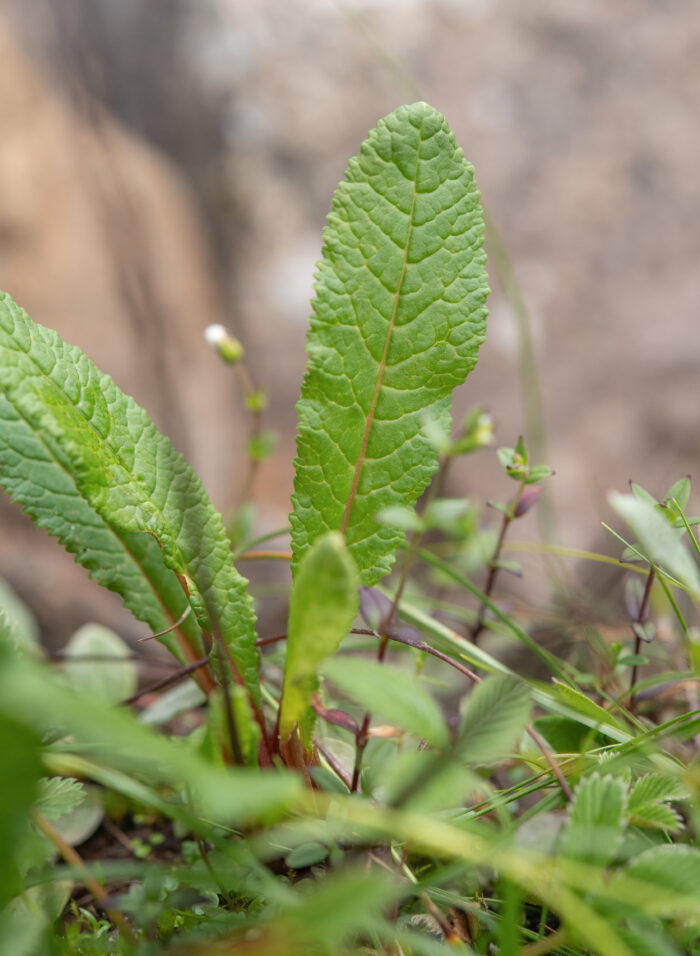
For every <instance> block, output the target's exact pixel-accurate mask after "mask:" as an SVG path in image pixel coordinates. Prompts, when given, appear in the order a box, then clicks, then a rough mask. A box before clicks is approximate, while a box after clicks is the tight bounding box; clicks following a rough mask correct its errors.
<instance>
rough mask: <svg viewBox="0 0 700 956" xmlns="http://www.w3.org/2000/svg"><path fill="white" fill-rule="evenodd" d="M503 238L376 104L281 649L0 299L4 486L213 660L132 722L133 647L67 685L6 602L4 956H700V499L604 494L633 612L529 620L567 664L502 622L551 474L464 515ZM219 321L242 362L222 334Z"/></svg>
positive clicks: (338, 280) (71, 380)
mask: <svg viewBox="0 0 700 956" xmlns="http://www.w3.org/2000/svg"><path fill="white" fill-rule="evenodd" d="M482 232H483V222H482V214H481V211H480V208H479V204H478V193H477V191H476V187H475V185H474V181H473V173H472V170H471V167H470V166H469V165H468V164H467V163H466V162H465V160H464V158H463V156H462V153H461V151H460V150H459V149H458V147H457V146H456V144H455V141H454V138H453V137H452V134H451V133H450V131H449V129H448V127H447V124H446V122H445V120H444V118H443V117H442V116H440V115H439V114H438V113H436V112H435V111H434V110H432V109H431V108H430V107H429V106H427V105H426V104H414V105H413V106H410V107H402V108H400V109H399V110H397V111H396V112H395V113H393V114H391V115H390V116H389V117H386V118H385V119H384V120H382V121H381V122H380V123H379V125H378V127H377V129H376V130H374V131H373V132H372V133H371V134H370V137H369V139H368V141H367V142H366V143H365V144H364V145H363V147H362V150H361V152H360V155H359V156H358V157H357V158H356V159H355V160H352V161H351V162H350V165H349V167H348V172H347V174H346V177H345V180H344V181H343V183H341V185H340V187H339V189H338V192H337V194H336V197H335V199H334V202H333V209H332V213H331V216H330V218H329V224H328V227H327V230H326V233H325V246H324V251H323V258H322V261H321V264H320V266H319V275H318V284H317V297H316V300H315V303H314V318H313V319H312V325H311V331H310V333H309V367H308V370H307V375H306V378H305V380H304V385H303V388H302V401H301V403H300V406H299V414H300V426H299V443H298V458H297V462H296V465H297V480H296V484H295V494H294V499H293V511H292V515H291V526H292V527H291V539H292V547H293V562H292V564H293V572H294V583H293V585H292V589H291V592H290V601H289V603H290V610H289V619H288V626H287V633H286V635H283V637H285V638H286V640H280V636H279V635H270V636H269V638H267V639H266V636H264V635H263V639H262V641H261V643H262V644H265V645H269V646H266V649H265V651H264V657H263V659H262V661H260V662H259V660H258V650H257V648H256V638H257V635H256V633H255V630H254V615H253V602H252V600H251V597H250V595H249V593H248V588H247V582H246V581H245V580H244V579H243V578H242V577H241V575H240V574H239V572H238V571H237V569H236V567H235V564H234V552H233V551H232V547H231V544H232V541H231V539H230V538H229V537H228V536H227V532H226V531H225V525H224V523H223V521H222V519H221V517H220V516H219V515H218V513H217V512H216V511H215V510H214V508H213V506H212V505H211V504H210V502H209V501H208V499H207V498H206V495H205V493H204V491H203V489H202V486H201V484H200V482H199V480H198V479H197V478H196V476H195V475H194V473H193V472H192V470H191V469H190V468H189V466H188V465H187V464H186V463H185V462H184V460H183V459H182V458H181V456H179V455H178V454H177V453H176V452H175V451H174V450H173V448H172V446H171V445H170V443H169V442H168V441H167V439H166V438H164V437H163V436H161V435H159V434H158V432H157V431H156V429H155V427H154V426H153V425H152V423H151V422H150V421H149V419H148V417H147V415H146V413H145V412H144V411H143V410H142V409H140V408H139V407H138V406H137V405H136V404H135V403H134V402H133V401H132V400H131V399H129V398H127V397H126V396H124V395H123V394H122V393H121V392H120V391H119V390H118V388H117V387H116V385H115V384H114V383H113V382H112V381H111V380H110V379H109V378H107V377H106V376H104V375H102V373H100V372H99V371H98V370H97V369H96V368H95V367H94V365H92V363H91V362H90V361H89V359H88V358H87V357H86V356H85V355H83V354H82V353H81V352H79V350H77V349H75V348H73V347H71V346H68V345H66V344H65V343H63V342H62V341H61V340H60V339H59V338H58V336H57V335H56V334H55V333H53V332H50V331H48V330H47V329H43V328H41V327H40V326H38V325H35V324H34V323H33V322H32V321H31V320H30V319H29V317H28V316H27V315H26V313H24V312H23V311H22V310H21V309H20V308H19V307H18V306H16V305H15V303H14V302H12V300H11V299H10V298H9V296H7V295H3V296H2V298H0V466H1V471H0V479H1V480H2V484H3V485H4V487H5V488H6V490H7V491H8V492H9V494H10V495H11V496H12V497H13V499H14V500H15V501H17V502H18V503H19V504H21V505H22V506H23V507H24V509H25V510H26V511H27V512H28V513H29V514H30V515H31V516H32V517H33V518H34V520H35V521H36V523H37V524H39V525H41V526H42V527H45V528H46V529H47V530H48V531H49V532H50V533H51V534H53V535H54V536H56V537H57V538H58V539H59V541H60V542H61V543H62V544H63V545H64V546H65V547H66V548H67V549H68V550H69V551H70V552H71V553H73V554H75V556H76V560H77V561H79V562H80V563H81V564H82V565H83V566H84V567H86V568H87V570H88V571H89V572H90V574H91V576H93V577H94V578H95V579H96V580H97V581H98V582H99V583H100V584H102V585H103V586H106V587H109V588H111V589H112V590H114V591H116V592H117V593H118V594H119V595H121V597H122V599H123V601H124V603H125V605H126V607H127V608H129V610H131V611H132V612H133V614H134V615H135V616H136V617H137V618H138V619H139V620H142V621H145V622H146V623H147V624H148V625H149V626H150V627H151V629H152V630H153V631H155V632H158V633H157V634H156V636H158V637H159V639H160V640H162V641H163V642H164V643H165V644H166V645H167V646H169V647H170V649H171V650H172V651H173V653H174V654H175V656H176V657H177V658H178V662H176V663H175V665H174V666H175V667H178V663H179V662H182V661H183V660H184V657H185V655H187V656H188V657H189V658H191V657H192V655H194V656H195V657H197V660H196V661H195V665H194V669H193V668H192V667H189V668H188V667H183V668H181V669H180V670H178V671H176V673H175V674H174V675H173V676H172V679H171V684H172V685H173V686H170V687H169V688H168V689H166V690H163V688H162V687H160V686H158V687H157V688H153V687H151V688H147V690H149V692H150V696H149V697H148V698H146V700H147V701H148V702H147V703H144V697H143V694H139V692H138V689H137V684H138V670H137V666H138V665H137V661H135V660H134V655H133V653H132V650H131V649H130V648H129V647H128V646H127V645H126V644H125V643H124V641H123V640H122V639H121V638H120V637H119V636H118V635H115V634H112V633H111V632H109V631H107V630H106V629H105V628H102V627H99V626H96V625H87V624H86V625H85V626H84V627H82V628H81V629H80V630H79V631H78V632H77V633H76V634H75V635H74V636H73V638H72V639H71V640H70V641H69V643H68V645H67V647H66V649H65V652H64V658H65V659H64V660H63V661H62V662H60V663H59V664H57V665H54V666H53V667H50V666H48V665H47V663H46V662H45V661H44V660H43V659H42V656H43V655H42V651H41V648H40V646H39V643H38V640H37V631H36V625H35V622H34V621H33V620H32V616H31V613H30V612H29V610H28V609H27V608H25V607H24V606H23V605H22V603H21V602H20V601H19V599H18V598H17V597H16V596H15V595H14V594H13V593H12V591H11V589H10V588H9V587H7V586H6V585H4V584H3V583H0V597H1V599H2V605H3V607H4V610H2V611H0V770H1V771H2V781H3V785H2V787H0V952H1V953H12V954H13V956H63V954H66V956H68V954H74V953H77V954H86V956H89V954H104V956H113V954H125V956H132V954H133V956H151V954H154V953H160V952H172V953H175V954H177V953H183V954H184V953H187V954H195V956H198V954H201V956H216V954H218V953H222V954H223V953H232V952H238V951H241V952H244V953H246V954H247V956H297V954H298V956H307V954H318V956H322V954H327V956H343V954H354V953H359V952H362V953H368V954H377V956H379V954H392V956H394V954H405V956H414V954H415V956H422V954H426V956H433V954H446V953H448V952H455V951H457V952H464V953H472V954H487V953H488V954H492V953H500V954H503V956H514V954H519V956H535V954H539V953H548V952H549V953H554V954H560V956H585V954H596V956H637V954H646V953H649V954H654V956H683V954H688V956H700V945H699V944H698V934H699V932H700V892H699V891H698V887H699V886H700V849H699V848H698V827H699V826H700V759H699V758H698V743H697V742H698V739H699V737H700V707H698V706H696V704H697V693H696V686H697V676H698V671H699V670H700V650H699V648H700V639H699V638H698V632H697V630H696V620H697V608H696V602H697V600H698V597H699V596H700V585H699V583H698V582H699V581H700V575H699V574H698V569H697V559H698V555H700V545H698V542H697V540H696V538H695V535H694V532H693V528H694V527H695V525H696V524H697V523H698V522H699V521H700V519H697V518H694V517H692V516H688V515H687V514H686V507H687V505H688V502H689V500H690V493H691V489H690V482H689V480H688V479H682V480H681V481H679V482H677V483H676V484H675V485H673V487H672V488H671V489H669V491H668V493H667V494H666V496H664V498H662V499H661V500H656V499H655V498H654V497H653V496H652V495H651V494H650V493H649V492H647V491H645V490H644V489H642V488H641V487H640V486H638V485H633V486H632V494H631V495H627V496H625V495H613V496H611V499H610V501H611V505H612V506H613V508H614V509H615V511H616V512H617V513H618V515H619V516H620V517H621V518H622V519H623V520H624V521H625V522H626V524H627V525H628V526H629V528H630V536H629V537H630V540H627V539H626V538H625V537H623V536H622V535H620V534H617V532H613V533H614V534H615V535H616V536H617V537H618V538H619V539H620V541H621V544H622V546H623V547H624V551H622V554H621V557H622V561H623V563H624V565H625V568H626V571H627V575H628V579H627V584H626V602H627V619H626V621H624V622H623V623H624V627H623V626H620V622H617V624H618V626H617V627H616V628H615V629H614V630H613V631H610V630H609V618H608V619H607V620H606V618H605V617H604V616H603V615H602V614H598V613H597V609H595V610H594V612H591V613H588V614H587V615H586V616H584V617H583V619H582V620H581V622H580V623H579V621H578V620H577V617H576V607H577V604H576V602H574V601H571V603H570V606H567V607H566V608H565V609H564V612H563V613H561V612H558V613H553V612H548V613H547V614H546V615H542V617H543V620H545V622H546V629H547V630H548V631H549V632H550V633H551V632H553V631H554V632H556V636H557V637H563V638H565V640H563V641H560V642H559V644H560V646H563V647H564V648H565V650H564V651H563V652H561V651H560V652H559V653H555V651H554V650H553V649H552V648H551V647H547V646H544V644H543V641H542V640H541V636H542V634H543V633H544V632H545V628H544V627H538V626H537V624H538V616H539V612H537V611H534V612H532V609H529V610H530V611H531V612H532V613H530V614H522V615H518V616H517V617H516V616H514V615H513V614H511V613H509V612H508V611H507V610H505V609H504V607H503V604H502V602H501V601H500V600H499V597H498V591H497V590H496V582H497V580H498V586H499V587H500V580H501V575H502V574H503V572H506V571H508V572H516V573H522V570H523V569H521V568H520V566H519V564H517V563H516V562H515V561H513V560H512V559H509V558H507V557H506V548H507V533H508V531H509V529H510V526H511V524H512V523H513V522H515V521H518V520H519V519H520V518H521V517H523V516H524V515H525V514H527V513H528V511H530V510H531V509H532V508H534V507H535V506H536V504H537V500H538V497H539V495H540V493H541V491H542V482H543V481H545V480H546V479H547V478H548V477H549V476H550V475H551V469H550V468H549V467H548V466H546V465H544V464H541V463H539V464H533V463H532V462H531V461H530V458H529V453H528V449H527V446H526V443H525V441H524V440H523V439H522V438H520V439H518V440H517V441H516V442H515V443H514V446H513V447H507V448H501V449H499V451H498V460H499V462H500V464H501V466H502V468H503V480H504V487H506V486H507V487H509V488H510V489H511V492H513V489H515V490H514V492H513V494H512V497H511V498H510V499H509V500H507V501H504V502H491V504H492V505H493V506H494V511H493V513H494V514H495V515H496V520H497V525H496V526H494V527H487V526H486V523H485V522H484V520H483V518H482V515H481V512H480V508H479V507H478V505H476V504H475V503H474V502H471V501H467V500H456V499H450V498H445V497H443V496H442V491H443V486H444V483H445V478H446V474H447V471H448V468H449V466H450V463H451V462H452V461H453V460H454V458H456V457H457V456H459V455H465V454H471V453H473V452H475V451H477V450H479V449H483V448H484V447H485V446H486V445H487V444H488V443H489V441H490V435H491V431H492V426H491V422H490V420H489V419H488V416H487V415H486V414H485V413H484V412H483V410H481V409H475V410H474V411H473V412H472V413H470V414H469V415H468V416H467V418H466V419H465V421H464V422H463V423H462V424H461V426H460V427H458V428H457V429H456V430H455V434H454V436H453V435H451V434H450V402H451V392H452V388H453V387H454V386H455V385H456V384H459V383H461V382H462V381H463V380H464V378H465V376H466V375H467V373H468V372H469V370H470V369H471V368H472V367H473V365H474V364H475V361H476V354H477V348H478V345H479V343H480V341H481V339H482V338H483V331H484V319H485V296H486V292H487V286H486V278H485V272H484V253H483V248H482ZM210 337H211V340H212V342H213V343H214V344H215V347H216V348H217V350H218V351H219V354H220V355H221V357H222V358H224V360H225V361H227V362H229V363H231V364H233V363H236V362H239V361H242V358H243V350H242V347H241V345H240V343H237V342H235V340H233V339H231V338H230V337H229V338H226V335H225V330H221V329H216V330H215V334H212V335H211V336H210ZM260 395H261V393H259V392H251V393H249V394H248V395H247V396H246V401H245V405H246V409H247V410H248V411H249V412H250V413H251V414H253V415H259V414H260V412H261V409H262V407H263V406H264V401H263V400H262V399H261V398H260ZM259 434H261V433H258V432H257V431H256V432H255V435H256V436H257V437H259ZM250 452H251V463H250V464H252V465H253V466H255V465H257V463H258V462H259V460H260V457H261V454H260V443H259V442H258V443H257V444H256V445H255V446H254V443H251V448H250ZM438 468H439V472H438V475H439V477H438V480H437V481H436V482H435V483H434V484H433V485H432V486H431V487H430V489H429V490H428V492H427V496H426V498H427V500H426V501H425V503H424V505H422V506H421V507H419V509H418V510H416V508H415V503H416V500H417V498H418V496H419V495H420V494H421V492H422V491H423V490H424V489H425V488H426V486H427V485H428V482H429V480H430V478H431V475H433V473H434V472H435V470H436V469H438ZM246 521H247V518H246V515H245V511H243V512H241V513H239V514H238V515H236V516H235V518H234V519H233V520H231V521H230V522H229V524H228V528H229V530H230V532H231V536H232V537H234V536H235V538H236V541H235V545H236V550H235V553H236V554H244V553H246V552H247V551H249V549H250V548H251V547H253V546H254V544H255V542H254V541H252V542H251V541H246V540H245V534H244V532H243V531H242V530H241V529H244V528H245V526H246ZM287 530H288V529H283V530H282V531H280V535H282V534H285V533H287ZM407 534H408V540H406V535H407ZM426 535H429V537H427V538H426ZM268 537H269V536H268ZM689 545H690V547H689ZM397 554H398V556H399V561H398V568H397V571H396V575H395V579H390V580H389V582H388V584H387V585H386V588H385V589H380V588H378V587H376V585H377V584H378V582H379V581H380V580H381V579H382V578H383V577H385V576H386V574H387V572H388V571H389V569H390V567H391V566H392V564H393V563H394V562H395V560H396V556H397ZM276 556H277V557H282V558H284V557H285V553H284V552H279V553H278V554H277V555H276ZM585 556H586V557H588V558H589V559H593V560H601V561H606V560H607V561H608V562H613V563H617V562H616V561H615V559H614V558H609V557H608V558H606V557H605V556H600V555H585ZM288 557H289V556H288V555H287V559H288ZM413 570H419V572H420V573H419V574H416V575H412V574H411V572H412V571H413ZM482 582H483V583H482ZM359 584H362V585H363V586H362V587H359V591H358V585H359ZM564 591H565V588H564V589H563V587H562V580H561V579H560V581H559V597H560V600H562V595H564ZM564 596H566V595H564ZM358 609H359V617H358ZM661 619H664V625H665V640H664V641H663V642H657V641H656V640H655V621H656V620H661ZM446 620H450V621H451V622H452V623H453V624H454V626H450V625H448V624H447V623H446ZM598 625H599V626H598ZM606 628H608V630H606ZM166 630H167V631H168V633H165V634H160V633H159V632H161V631H166ZM174 635H176V636H174ZM621 635H622V637H621ZM482 645H483V646H482ZM363 651H364V653H362V652H363ZM367 651H369V652H370V653H369V654H368V653H367ZM372 658H374V659H372ZM193 674H194V675H196V678H197V680H198V684H197V683H195V681H194V679H193V677H192V675H193ZM661 691H663V693H661ZM139 700H140V704H139V706H138V707H137V708H136V709H134V707H132V706H131V705H132V704H133V703H134V701H139ZM180 721H182V722H180ZM157 728H164V729H162V730H161V729H157Z"/></svg>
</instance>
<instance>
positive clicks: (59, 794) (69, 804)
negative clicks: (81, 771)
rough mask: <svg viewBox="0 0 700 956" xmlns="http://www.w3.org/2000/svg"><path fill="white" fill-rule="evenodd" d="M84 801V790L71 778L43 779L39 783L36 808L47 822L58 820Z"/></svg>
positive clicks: (80, 784)
mask: <svg viewBox="0 0 700 956" xmlns="http://www.w3.org/2000/svg"><path fill="white" fill-rule="evenodd" d="M84 799H85V788H84V787H83V785H82V783H80V782H79V781H77V780H74V779H73V778H72V777H44V778H42V779H41V780H40V781H39V793H38V796H37V801H36V808H37V810H39V812H40V813H43V815H44V816H45V817H46V818H47V819H48V820H58V818H59V817H62V816H63V814H64V813H70V811H71V810H75V808H76V807H79V806H80V804H81V803H82V802H83V800H84Z"/></svg>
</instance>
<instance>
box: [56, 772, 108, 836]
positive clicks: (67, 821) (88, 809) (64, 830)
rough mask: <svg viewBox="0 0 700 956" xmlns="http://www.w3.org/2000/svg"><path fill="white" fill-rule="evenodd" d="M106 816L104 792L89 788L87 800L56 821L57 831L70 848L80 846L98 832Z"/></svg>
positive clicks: (86, 793) (86, 790)
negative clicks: (103, 800) (103, 799)
mask: <svg viewBox="0 0 700 956" xmlns="http://www.w3.org/2000/svg"><path fill="white" fill-rule="evenodd" d="M104 815H105V811H104V804H103V802H102V790H101V789H100V788H99V787H94V786H87V787H86V788H85V799H84V800H82V801H81V803H80V805H79V806H77V807H74V808H73V809H72V810H69V811H68V812H67V813H65V814H63V816H61V817H59V819H58V820H57V821H56V829H57V830H58V832H59V833H60V834H61V836H62V837H63V839H64V840H65V841H66V843H67V844H68V845H69V846H80V844H81V843H84V842H85V841H86V840H87V839H89V838H90V837H91V836H92V835H93V833H95V832H96V830H97V828H98V827H99V825H100V823H101V822H102V820H103V818H104Z"/></svg>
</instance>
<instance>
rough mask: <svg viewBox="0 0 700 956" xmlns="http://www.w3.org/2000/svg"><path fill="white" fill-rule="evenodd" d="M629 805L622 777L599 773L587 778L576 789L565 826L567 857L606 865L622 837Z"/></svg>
mask: <svg viewBox="0 0 700 956" xmlns="http://www.w3.org/2000/svg"><path fill="white" fill-rule="evenodd" d="M626 804H627V791H626V788H625V784H624V782H623V781H622V780H620V779H618V778H616V777H612V776H606V777H602V776H601V775H600V774H598V773H592V774H590V776H588V777H584V778H583V780H581V782H580V783H579V785H578V787H577V788H576V790H575V792H574V800H573V803H572V805H571V809H570V811H569V818H568V820H567V824H566V827H565V829H564V833H563V838H562V853H563V854H564V856H567V857H569V858H570V859H573V860H578V861H580V862H582V863H592V864H597V865H598V866H605V865H606V863H608V862H609V860H610V859H611V858H612V856H613V855H614V853H615V850H616V848H617V845H618V844H619V842H620V839H621V837H622V833H623V825H624V815H625V809H626Z"/></svg>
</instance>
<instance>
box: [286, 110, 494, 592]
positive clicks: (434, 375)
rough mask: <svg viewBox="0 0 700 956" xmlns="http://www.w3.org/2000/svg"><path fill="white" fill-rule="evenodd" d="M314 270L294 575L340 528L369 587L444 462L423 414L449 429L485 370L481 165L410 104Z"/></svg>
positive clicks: (387, 131) (359, 165) (377, 148)
mask: <svg viewBox="0 0 700 956" xmlns="http://www.w3.org/2000/svg"><path fill="white" fill-rule="evenodd" d="M324 240H325V244H324V247H323V253H322V259H321V261H320V263H319V267H318V274H317V285H316V291H317V294H316V298H315V300H314V302H313V313H314V314H313V316H312V319H311V329H310V332H309V337H308V352H309V362H308V366H307V371H306V376H305V379H304V384H303V386H302V393H301V401H300V402H299V405H298V409H299V435H298V440H297V453H298V457H297V459H296V461H295V464H296V480H295V492H294V495H293V498H292V506H293V511H292V515H291V518H290V521H291V525H292V552H293V555H294V559H293V564H292V568H293V572H294V573H295V574H296V571H297V569H298V567H299V563H300V561H301V559H302V557H303V556H304V554H305V553H306V551H307V550H308V548H309V547H310V545H311V544H312V543H313V541H315V540H316V538H318V537H320V536H321V535H322V534H323V533H324V532H326V531H329V530H340V531H342V532H344V533H345V536H346V539H347V543H348V547H349V549H350V553H351V554H352V556H353V558H354V559H355V561H356V563H357V565H358V568H359V570H360V577H361V581H362V583H363V584H365V585H373V584H375V583H376V582H377V581H379V579H380V578H381V577H383V576H384V575H385V574H386V573H387V572H388V571H389V569H390V567H391V564H392V563H393V560H394V556H395V552H396V548H397V547H398V545H399V544H400V543H401V541H402V540H403V537H404V535H403V532H402V531H401V530H400V529H397V528H393V527H387V526H381V525H380V524H379V522H378V521H377V518H376V515H377V512H379V511H380V510H382V509H384V508H387V507H389V506H391V505H397V504H399V505H404V506H406V505H411V504H413V502H415V501H416V500H417V498H418V497H419V495H420V494H421V492H422V491H423V490H424V489H425V487H426V486H427V484H428V482H429V481H430V478H431V476H432V474H433V473H434V471H435V469H436V468H437V464H438V456H437V452H436V450H435V448H434V445H433V444H431V441H430V440H429V438H428V437H427V436H426V434H425V431H424V428H423V421H424V416H425V412H426V410H427V411H428V412H429V414H430V416H431V417H432V418H433V419H434V420H435V421H437V422H438V423H439V426H440V427H441V429H442V431H443V432H444V433H445V434H447V433H449V421H450V405H451V393H452V390H453V388H455V386H457V385H460V384H461V383H462V382H463V381H464V379H465V377H466V375H467V373H468V372H469V371H471V369H472V368H473V367H474V365H475V364H476V360H477V352H478V348H479V345H480V344H481V342H482V341H483V339H484V330H485V320H486V306H485V302H486V296H487V294H488V281H487V276H486V270H485V254H484V251H483V245H482V240H483V216H482V212H481V209H480V206H479V193H478V190H477V188H476V186H475V184H474V176H473V170H472V168H471V166H470V165H469V164H468V163H467V162H466V161H465V159H464V154H463V153H462V150H461V149H459V147H458V146H457V144H456V142H455V139H454V136H453V135H452V133H451V132H450V130H449V127H448V126H447V123H446V121H445V119H444V117H443V116H441V115H440V113H438V112H436V111H435V110H434V109H432V108H431V107H430V106H428V105H427V104H425V103H415V104H413V105H412V106H402V107H400V108H399V109H397V110H396V111H395V112H394V113H391V114H390V115H389V116H387V117H386V118H385V119H383V120H381V121H380V122H379V123H378V125H377V126H376V128H375V129H374V130H372V132H371V133H370V135H369V138H368V139H367V140H366V141H365V143H364V144H363V146H362V149H361V152H360V154H359V156H357V157H355V158H354V159H352V160H350V164H349V166H348V168H347V171H346V174H345V178H344V180H343V181H342V182H341V183H340V185H339V187H338V189H337V191H336V193H335V196H334V198H333V205H332V209H331V214H330V216H329V218H328V225H327V228H326V230H325V233H324Z"/></svg>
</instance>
